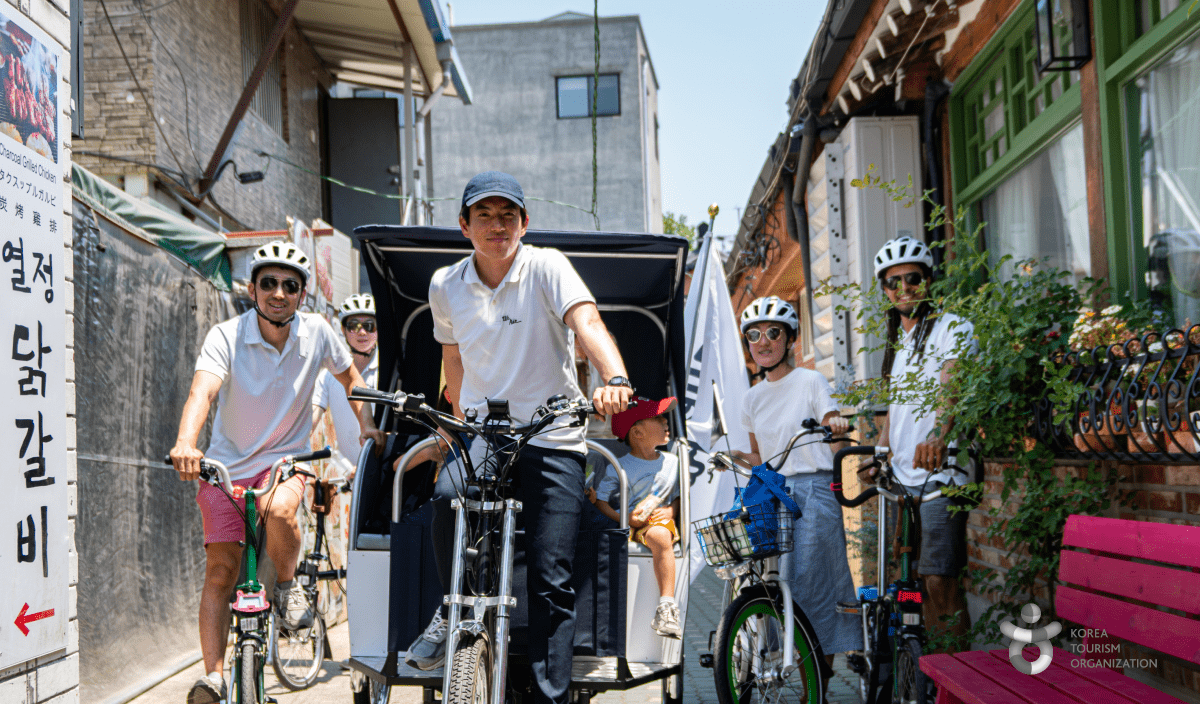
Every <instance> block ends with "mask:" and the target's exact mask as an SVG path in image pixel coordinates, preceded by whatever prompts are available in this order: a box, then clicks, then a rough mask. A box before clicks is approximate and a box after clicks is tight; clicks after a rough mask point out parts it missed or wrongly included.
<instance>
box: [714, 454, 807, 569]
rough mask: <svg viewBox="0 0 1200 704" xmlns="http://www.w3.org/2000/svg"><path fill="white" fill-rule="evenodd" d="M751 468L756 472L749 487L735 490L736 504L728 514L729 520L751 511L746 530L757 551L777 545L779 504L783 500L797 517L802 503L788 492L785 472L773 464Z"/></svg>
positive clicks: (793, 515) (751, 543) (771, 548)
mask: <svg viewBox="0 0 1200 704" xmlns="http://www.w3.org/2000/svg"><path fill="white" fill-rule="evenodd" d="M750 471H751V472H752V473H753V476H751V477H750V481H749V483H747V484H746V486H745V487H738V488H737V489H736V490H735V493H734V499H733V508H731V509H730V510H729V512H728V513H726V514H725V520H727V521H731V520H733V519H735V518H737V517H738V516H739V515H741V514H742V512H743V511H745V512H746V514H748V516H749V517H750V526H749V528H748V530H747V531H746V532H747V534H748V537H749V539H750V545H751V546H753V547H754V551H755V552H756V553H757V552H764V551H767V550H773V549H774V547H775V541H776V536H778V534H779V516H778V515H777V514H778V511H777V509H776V506H777V505H778V504H780V503H781V504H783V506H784V507H785V508H787V510H788V511H791V513H792V519H793V520H795V519H797V518H799V517H800V506H799V504H797V503H796V501H795V500H794V499H793V498H792V497H791V495H790V494H788V492H787V488H786V487H785V484H786V479H785V478H784V476H783V475H782V474H779V473H778V472H776V471H774V470H772V469H771V468H770V465H766V464H761V465H759V466H757V467H755V468H753V469H752V470H750Z"/></svg>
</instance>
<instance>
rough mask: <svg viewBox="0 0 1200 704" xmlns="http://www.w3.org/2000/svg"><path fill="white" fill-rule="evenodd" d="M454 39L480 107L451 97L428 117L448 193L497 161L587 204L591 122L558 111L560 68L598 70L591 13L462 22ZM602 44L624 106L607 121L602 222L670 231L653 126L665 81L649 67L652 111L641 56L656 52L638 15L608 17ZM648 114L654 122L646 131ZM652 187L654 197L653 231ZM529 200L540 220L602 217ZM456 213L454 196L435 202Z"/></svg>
mask: <svg viewBox="0 0 1200 704" xmlns="http://www.w3.org/2000/svg"><path fill="white" fill-rule="evenodd" d="M454 44H455V46H456V47H457V48H458V53H459V56H460V57H462V61H463V65H464V66H466V68H467V71H468V72H469V73H470V75H471V86H472V89H473V91H474V104H472V105H462V104H461V103H458V102H457V101H449V100H446V101H442V102H439V103H438V104H437V105H436V106H435V107H434V109H433V111H432V112H431V114H430V115H431V119H432V120H433V129H434V132H435V135H434V138H433V170H434V183H435V187H436V192H437V193H438V195H440V196H461V195H462V189H463V187H464V186H465V185H466V183H467V181H468V180H469V179H470V178H471V177H472V176H474V175H475V174H476V173H478V172H480V171H487V170H489V169H498V170H501V171H507V172H509V173H511V174H512V175H513V176H515V177H516V178H517V180H519V181H520V182H521V186H522V187H523V188H524V190H525V194H526V195H527V196H535V197H538V198H545V199H549V200H555V201H560V202H564V203H570V204H571V205H576V206H579V207H582V208H583V209H584V210H589V209H590V208H591V202H592V127H591V120H590V119H587V118H575V119H563V120H560V119H558V114H557V107H556V105H557V103H556V97H557V95H556V81H555V77H557V76H570V75H582V74H590V73H592V71H593V68H594V61H595V56H594V48H593V24H592V21H591V19H587V20H582V19H575V20H566V21H554V22H531V23H519V24H500V25H459V26H456V27H454ZM600 45H601V49H600V73H602V74H603V73H619V74H620V76H621V78H620V82H621V114H620V115H615V116H608V117H600V118H598V119H597V135H598V136H597V139H598V146H599V150H598V151H599V155H598V160H597V161H598V166H599V179H598V210H599V213H600V227H601V228H602V229H604V230H609V231H628V232H646V231H647V230H648V231H651V232H662V195H661V187H660V185H659V178H658V160H657V159H656V158H655V156H654V125H653V120H654V115H655V113H656V112H657V91H658V86H657V82H656V79H655V77H654V71H653V67H652V66H650V67H648V68H647V70H646V75H647V76H648V77H649V81H648V87H649V97H648V104H647V109H646V110H643V107H642V101H641V100H640V97H641V94H643V93H644V92H646V91H645V90H644V89H643V86H642V79H641V76H642V60H643V57H645V60H646V61H649V54H648V52H647V50H646V48H645V43H644V41H643V38H642V32H641V24H640V22H639V20H638V19H637V17H614V18H601V20H600ZM644 117H647V118H648V119H649V129H648V130H647V129H645V125H644V124H643V118H644ZM646 136H648V137H649V139H646V138H645V137H646ZM643 159H645V160H646V161H647V165H646V168H643ZM647 178H648V179H649V182H650V188H649V189H647V188H646V182H647ZM647 190H649V193H650V197H651V204H650V206H651V207H650V218H649V219H650V223H649V228H647V225H646V220H647V217H646V195H647ZM528 205H529V217H530V223H529V226H530V227H531V228H533V229H546V228H562V229H571V230H592V229H594V227H595V226H594V224H593V221H592V216H591V215H589V214H587V213H584V212H580V211H578V210H574V209H571V208H567V207H564V206H561V205H553V204H549V203H540V202H536V201H534V202H530V203H528ZM457 220H458V203H457V202H456V201H447V202H440V203H438V204H437V205H436V206H435V214H434V223H435V224H438V225H453V224H454V223H456V222H457Z"/></svg>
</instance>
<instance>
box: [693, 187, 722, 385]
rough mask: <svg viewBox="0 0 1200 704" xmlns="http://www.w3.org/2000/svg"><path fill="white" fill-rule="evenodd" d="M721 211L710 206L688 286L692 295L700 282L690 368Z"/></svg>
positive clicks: (694, 317)
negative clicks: (709, 261)
mask: <svg viewBox="0 0 1200 704" xmlns="http://www.w3.org/2000/svg"><path fill="white" fill-rule="evenodd" d="M719 212H721V208H720V207H719V206H718V205H717V204H716V203H713V204H712V205H710V206H708V223H709V224H708V232H706V233H701V236H702V237H703V239H704V241H703V242H702V243H700V252H699V253H698V254H697V256H696V264H697V267H696V268H697V271H694V272H692V286H691V287H690V288H688V293H689V295H690V294H691V292H692V291H693V290H694V288H695V286H696V282H697V281H699V282H700V286H701V289H700V298H699V299H697V301H696V308H695V314H694V316H693V317H692V332H691V334H690V335H689V336H688V346H687V354H688V361H687V363H688V367H689V368H690V367H691V364H692V356H693V355H695V354H696V329H697V328H698V327H699V326H698V325H697V324H696V323H697V322H698V319H699V317H700V314H701V311H703V310H704V307H703V306H704V299H705V298H706V297H707V295H708V286H707V285H705V277H706V276H707V274H708V260H709V259H710V258H711V253H710V250H711V249H712V243H713V239H714V238H715V237H716V233H715V232H713V229H712V226H713V223H715V222H716V219H717V213H719ZM701 225H703V223H701Z"/></svg>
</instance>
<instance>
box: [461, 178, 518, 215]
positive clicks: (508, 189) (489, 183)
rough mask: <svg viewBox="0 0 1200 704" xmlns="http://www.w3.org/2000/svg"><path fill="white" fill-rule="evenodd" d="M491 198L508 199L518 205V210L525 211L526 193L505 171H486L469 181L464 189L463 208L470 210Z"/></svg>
mask: <svg viewBox="0 0 1200 704" xmlns="http://www.w3.org/2000/svg"><path fill="white" fill-rule="evenodd" d="M491 196H500V197H501V198H507V199H508V200H511V201H512V202H513V203H516V205H517V207H518V208H520V209H522V210H524V209H525V192H524V191H522V190H521V184H519V183H517V179H515V178H513V177H512V176H510V175H508V174H506V173H504V172H503V171H484V172H483V173H481V174H477V175H476V176H475V177H474V178H472V179H471V180H470V181H467V187H466V188H465V189H463V199H462V207H464V208H469V207H471V206H472V205H474V204H475V203H478V202H479V201H481V200H483V199H484V198H488V197H491Z"/></svg>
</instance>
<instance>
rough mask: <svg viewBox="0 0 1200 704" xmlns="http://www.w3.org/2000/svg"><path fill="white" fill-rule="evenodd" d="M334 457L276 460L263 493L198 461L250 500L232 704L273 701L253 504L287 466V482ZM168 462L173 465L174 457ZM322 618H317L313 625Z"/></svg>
mask: <svg viewBox="0 0 1200 704" xmlns="http://www.w3.org/2000/svg"><path fill="white" fill-rule="evenodd" d="M331 454H332V453H331V451H330V449H329V448H328V447H327V448H325V449H324V450H318V451H316V452H310V453H308V454H304V455H289V456H287V457H283V458H280V459H278V460H276V461H275V463H274V464H272V465H271V470H270V472H269V475H268V476H269V477H270V481H269V483H268V484H267V486H266V488H264V489H254V488H250V487H243V486H238V485H235V484H234V483H233V482H232V481H231V480H230V479H229V470H228V469H227V468H226V467H225V465H223V464H221V463H220V462H217V461H216V460H211V459H202V460H200V480H201V481H205V482H208V483H209V484H211V485H212V486H214V487H216V488H217V489H220V490H221V491H222V492H223V493H224V494H225V495H226V496H227V497H229V500H230V501H234V500H236V499H242V498H244V499H245V500H246V510H245V513H244V514H243V517H244V518H245V524H246V540H245V550H243V551H242V571H243V573H244V574H245V581H244V582H242V583H241V584H238V585H237V587H235V588H234V599H233V604H232V606H231V607H230V611H231V612H232V615H233V624H232V626H233V629H234V632H235V633H236V634H237V638H236V640H235V642H234V647H233V653H231V655H230V658H231V660H232V663H231V666H230V669H229V679H230V698H229V699H228V704H267V703H268V702H272V701H274V700H273V699H268V698H267V692H266V678H265V677H264V673H265V664H266V661H265V658H264V657H263V653H264V650H265V649H266V648H267V643H268V640H269V637H270V636H269V632H270V630H271V628H272V626H271V625H270V622H271V621H272V620H273V618H274V617H273V616H272V615H271V614H270V613H268V614H267V615H266V617H264V616H263V612H264V611H266V612H270V610H271V604H270V602H269V601H268V599H267V590H266V587H264V586H263V585H262V583H260V582H259V581H258V576H257V575H258V554H259V552H260V551H261V550H262V547H261V546H260V545H259V540H258V531H257V526H258V508H257V507H256V506H255V499H256V498H257V497H259V496H263V495H266V494H268V493H270V492H271V490H272V489H274V488H275V484H276V482H277V479H278V477H279V474H280V472H281V470H282V469H283V468H284V467H285V466H286V467H287V468H288V478H289V479H290V478H291V477H292V476H294V475H295V474H296V473H297V472H300V471H303V470H297V469H296V468H295V465H296V463H297V462H312V461H315V460H323V459H328V458H329V456H330V455H331ZM166 461H167V463H168V464H170V463H171V460H170V457H168V458H167V460H166ZM319 620H320V619H314V622H316V621H319ZM323 641H324V638H322V643H323Z"/></svg>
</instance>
